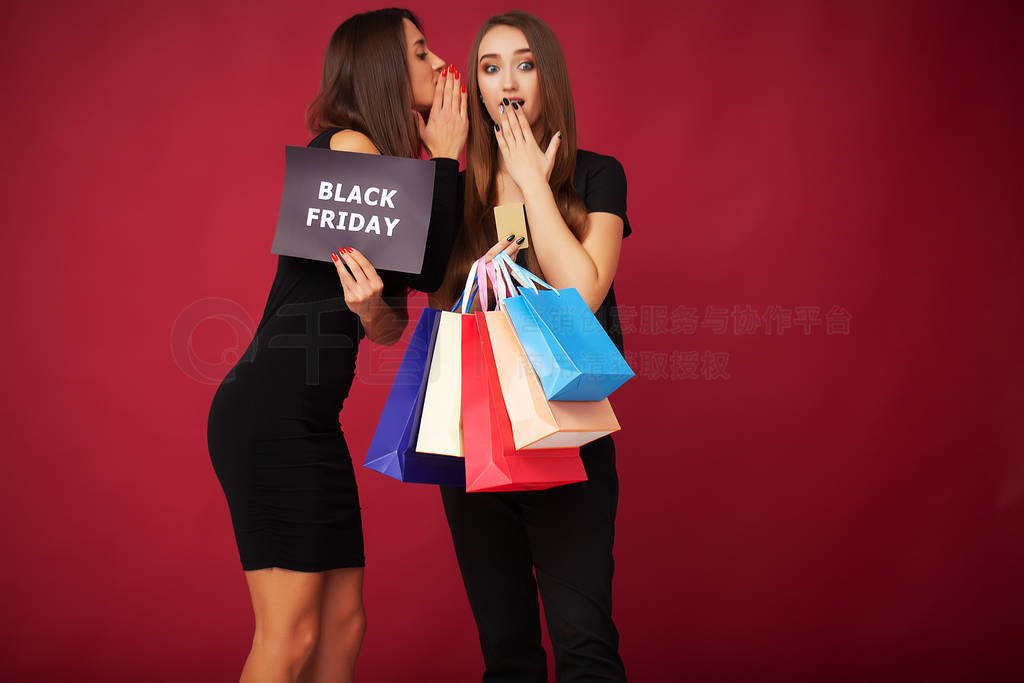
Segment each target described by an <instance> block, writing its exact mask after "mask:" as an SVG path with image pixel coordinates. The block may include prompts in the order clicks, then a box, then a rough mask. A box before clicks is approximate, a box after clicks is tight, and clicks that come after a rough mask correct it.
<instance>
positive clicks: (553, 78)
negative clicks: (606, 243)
mask: <svg viewBox="0 0 1024 683" xmlns="http://www.w3.org/2000/svg"><path fill="white" fill-rule="evenodd" d="M495 26H511V27H512V28H517V29H519V30H520V31H522V32H523V35H524V36H526V41H527V43H528V44H529V46H530V50H531V51H532V52H533V58H534V62H535V67H536V71H537V79H538V85H539V88H540V98H541V117H540V122H539V123H540V124H541V125H540V128H541V130H542V134H541V135H540V138H539V139H538V140H537V144H538V145H540V148H541V149H547V145H548V143H549V142H550V140H551V136H552V135H554V134H555V133H556V132H558V131H561V132H562V142H561V144H560V146H559V148H558V154H557V156H556V157H555V165H554V168H553V169H552V171H551V180H550V185H551V192H552V194H554V197H555V203H556V204H557V205H558V210H559V212H561V214H562V218H563V219H564V220H565V222H566V225H568V226H569V229H570V230H572V233H573V234H574V235H576V237H577V238H579V237H580V236H581V233H582V231H583V228H584V226H585V224H586V219H587V210H586V207H585V206H584V204H583V200H582V199H581V198H580V196H579V194H578V193H577V192H576V187H575V186H574V185H573V175H574V174H575V172H576V149H577V147H576V110H575V108H574V106H573V101H572V89H571V88H570V87H569V70H568V68H566V65H565V56H564V55H563V54H562V48H561V46H560V45H559V44H558V38H557V37H556V36H555V33H554V31H552V30H551V29H550V28H549V27H548V25H547V24H545V23H544V22H543V21H541V20H540V19H538V18H537V17H535V16H533V15H532V14H527V13H526V12H507V13H505V14H498V15H495V16H493V17H491V18H490V19H488V20H487V21H485V22H484V24H483V26H481V27H480V30H479V31H478V32H477V34H476V40H475V41H473V49H472V50H471V51H470V53H469V61H468V62H466V67H467V71H468V72H469V73H468V74H467V75H468V77H469V78H468V80H469V82H468V83H467V84H466V96H467V97H468V98H469V103H470V106H469V141H468V146H467V150H466V193H465V194H466V199H465V208H464V214H463V221H464V223H463V228H462V230H461V231H460V234H459V237H458V239H457V240H456V242H455V246H454V247H453V248H452V255H451V258H450V259H449V261H448V270H447V271H446V272H445V279H444V283H443V284H442V285H441V288H440V289H439V290H438V300H439V302H440V303H441V305H443V306H445V307H446V308H448V307H451V305H452V304H453V303H454V302H455V300H456V299H457V298H458V297H459V295H460V294H461V293H462V286H463V284H464V283H465V278H466V274H467V273H468V272H469V267H470V265H472V263H473V261H475V260H476V259H478V258H480V256H482V255H483V254H484V253H485V252H486V251H487V249H488V248H490V246H491V245H492V244H494V243H495V242H497V241H498V235H497V231H496V228H495V225H494V212H493V209H494V206H495V204H496V203H497V177H498V169H499V163H500V160H501V156H500V152H499V151H498V143H497V142H496V141H495V138H494V122H493V121H491V118H490V115H489V114H488V113H487V109H486V108H485V107H484V103H483V101H482V100H481V99H480V86H479V83H478V80H477V74H478V62H479V58H480V42H481V41H482V40H483V37H484V35H486V34H487V32H488V31H490V30H491V29H492V28H494V27H495ZM527 232H529V227H527ZM531 243H532V240H531ZM526 258H527V265H528V267H529V269H530V270H531V271H533V272H534V273H537V274H538V276H540V277H543V273H542V272H541V268H540V264H539V263H538V261H537V257H536V255H535V254H534V250H533V249H527V250H526Z"/></svg>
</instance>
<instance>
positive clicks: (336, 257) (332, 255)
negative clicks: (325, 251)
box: [331, 251, 338, 263]
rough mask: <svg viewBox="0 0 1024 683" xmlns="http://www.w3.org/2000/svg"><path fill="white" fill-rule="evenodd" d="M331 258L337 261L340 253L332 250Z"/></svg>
mask: <svg viewBox="0 0 1024 683" xmlns="http://www.w3.org/2000/svg"><path fill="white" fill-rule="evenodd" d="M331 258H332V259H333V260H334V262H335V263H337V262H338V255H337V254H335V253H334V252H333V251H332V252H331Z"/></svg>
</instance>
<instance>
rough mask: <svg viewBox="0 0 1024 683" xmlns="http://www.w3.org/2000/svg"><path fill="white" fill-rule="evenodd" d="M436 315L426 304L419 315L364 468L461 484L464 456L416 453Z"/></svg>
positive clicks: (429, 481)
mask: <svg viewBox="0 0 1024 683" xmlns="http://www.w3.org/2000/svg"><path fill="white" fill-rule="evenodd" d="M440 319H441V312H440V311H438V310H436V309H433V308H424V309H423V312H422V313H421V314H420V319H419V321H418V322H417V323H416V329H415V330H413V333H412V339H410V340H409V346H408V348H406V350H405V356H403V357H402V364H401V365H400V366H399V368H398V373H397V374H396V375H395V381H394V382H393V383H392V385H391V391H390V392H388V399H387V401H386V402H385V404H384V410H383V412H382V413H381V416H380V420H379V421H378V422H377V431H376V432H374V434H373V441H371V442H370V449H369V451H367V453H366V460H365V461H364V462H363V466H364V467H367V468H369V469H371V470H376V471H377V472H380V473H381V474H386V475H388V476H389V477H393V478H395V479H397V480H398V481H404V482H408V483H416V484H443V485H445V486H465V485H466V467H465V460H464V459H463V458H456V457H453V456H448V455H436V454H434V453H418V452H417V451H416V436H417V434H419V429H420V415H421V414H422V412H423V397H424V395H425V394H426V390H427V376H428V375H429V374H430V359H431V357H432V356H433V350H434V342H435V340H436V339H437V325H438V322H439V321H440Z"/></svg>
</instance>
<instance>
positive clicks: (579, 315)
mask: <svg viewBox="0 0 1024 683" xmlns="http://www.w3.org/2000/svg"><path fill="white" fill-rule="evenodd" d="M494 260H495V261H496V262H497V263H498V264H499V265H500V266H501V267H502V268H504V269H506V270H507V272H509V273H511V275H513V276H515V278H516V279H517V280H518V281H519V282H520V284H521V285H522V286H520V287H518V288H517V289H518V292H519V296H513V297H509V298H507V299H505V300H504V306H505V310H506V312H507V313H508V317H509V320H510V321H511V322H512V327H513V328H514V329H515V332H516V336H517V337H518V338H519V342H520V343H521V344H522V346H523V350H524V351H525V352H526V357H527V358H529V359H530V364H531V365H532V366H533V369H534V371H535V372H536V373H537V376H538V378H540V383H541V387H543V389H544V395H545V397H546V398H547V399H548V400H549V401H601V400H603V399H605V398H607V397H608V395H609V394H611V393H612V392H613V391H615V390H616V389H618V388H619V387H620V386H622V385H623V384H624V383H625V382H626V381H627V380H629V379H630V378H631V377H633V375H634V373H633V370H632V369H631V368H630V367H629V364H628V363H626V359H625V358H623V357H622V354H621V353H619V349H618V348H617V347H616V346H615V342H613V341H612V340H611V337H609V336H608V333H607V332H605V330H604V328H603V327H602V326H601V323H600V322H599V321H598V320H597V318H596V317H595V316H594V313H593V312H592V311H591V310H590V307H589V306H587V303H586V302H585V301H584V300H583V297H581V296H580V293H579V292H578V291H576V289H575V288H574V287H569V288H566V289H557V290H556V289H555V288H554V287H552V286H551V285H549V284H548V283H546V282H544V281H543V280H541V279H540V278H538V277H537V276H536V275H534V274H533V273H531V272H530V271H528V270H526V269H525V268H523V267H522V266H519V265H518V264H516V263H515V262H514V261H513V260H512V259H511V258H509V257H508V255H506V254H505V253H504V252H503V253H500V254H498V256H497V257H495V259H494ZM534 283H536V284H539V285H542V286H543V287H547V288H548V290H549V291H540V290H538V289H537V288H536V286H535V285H534Z"/></svg>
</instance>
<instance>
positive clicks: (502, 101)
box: [501, 97, 508, 107]
mask: <svg viewBox="0 0 1024 683" xmlns="http://www.w3.org/2000/svg"><path fill="white" fill-rule="evenodd" d="M501 103H502V104H504V105H505V106H506V107H507V106H508V98H507V97H503V98H501Z"/></svg>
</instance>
